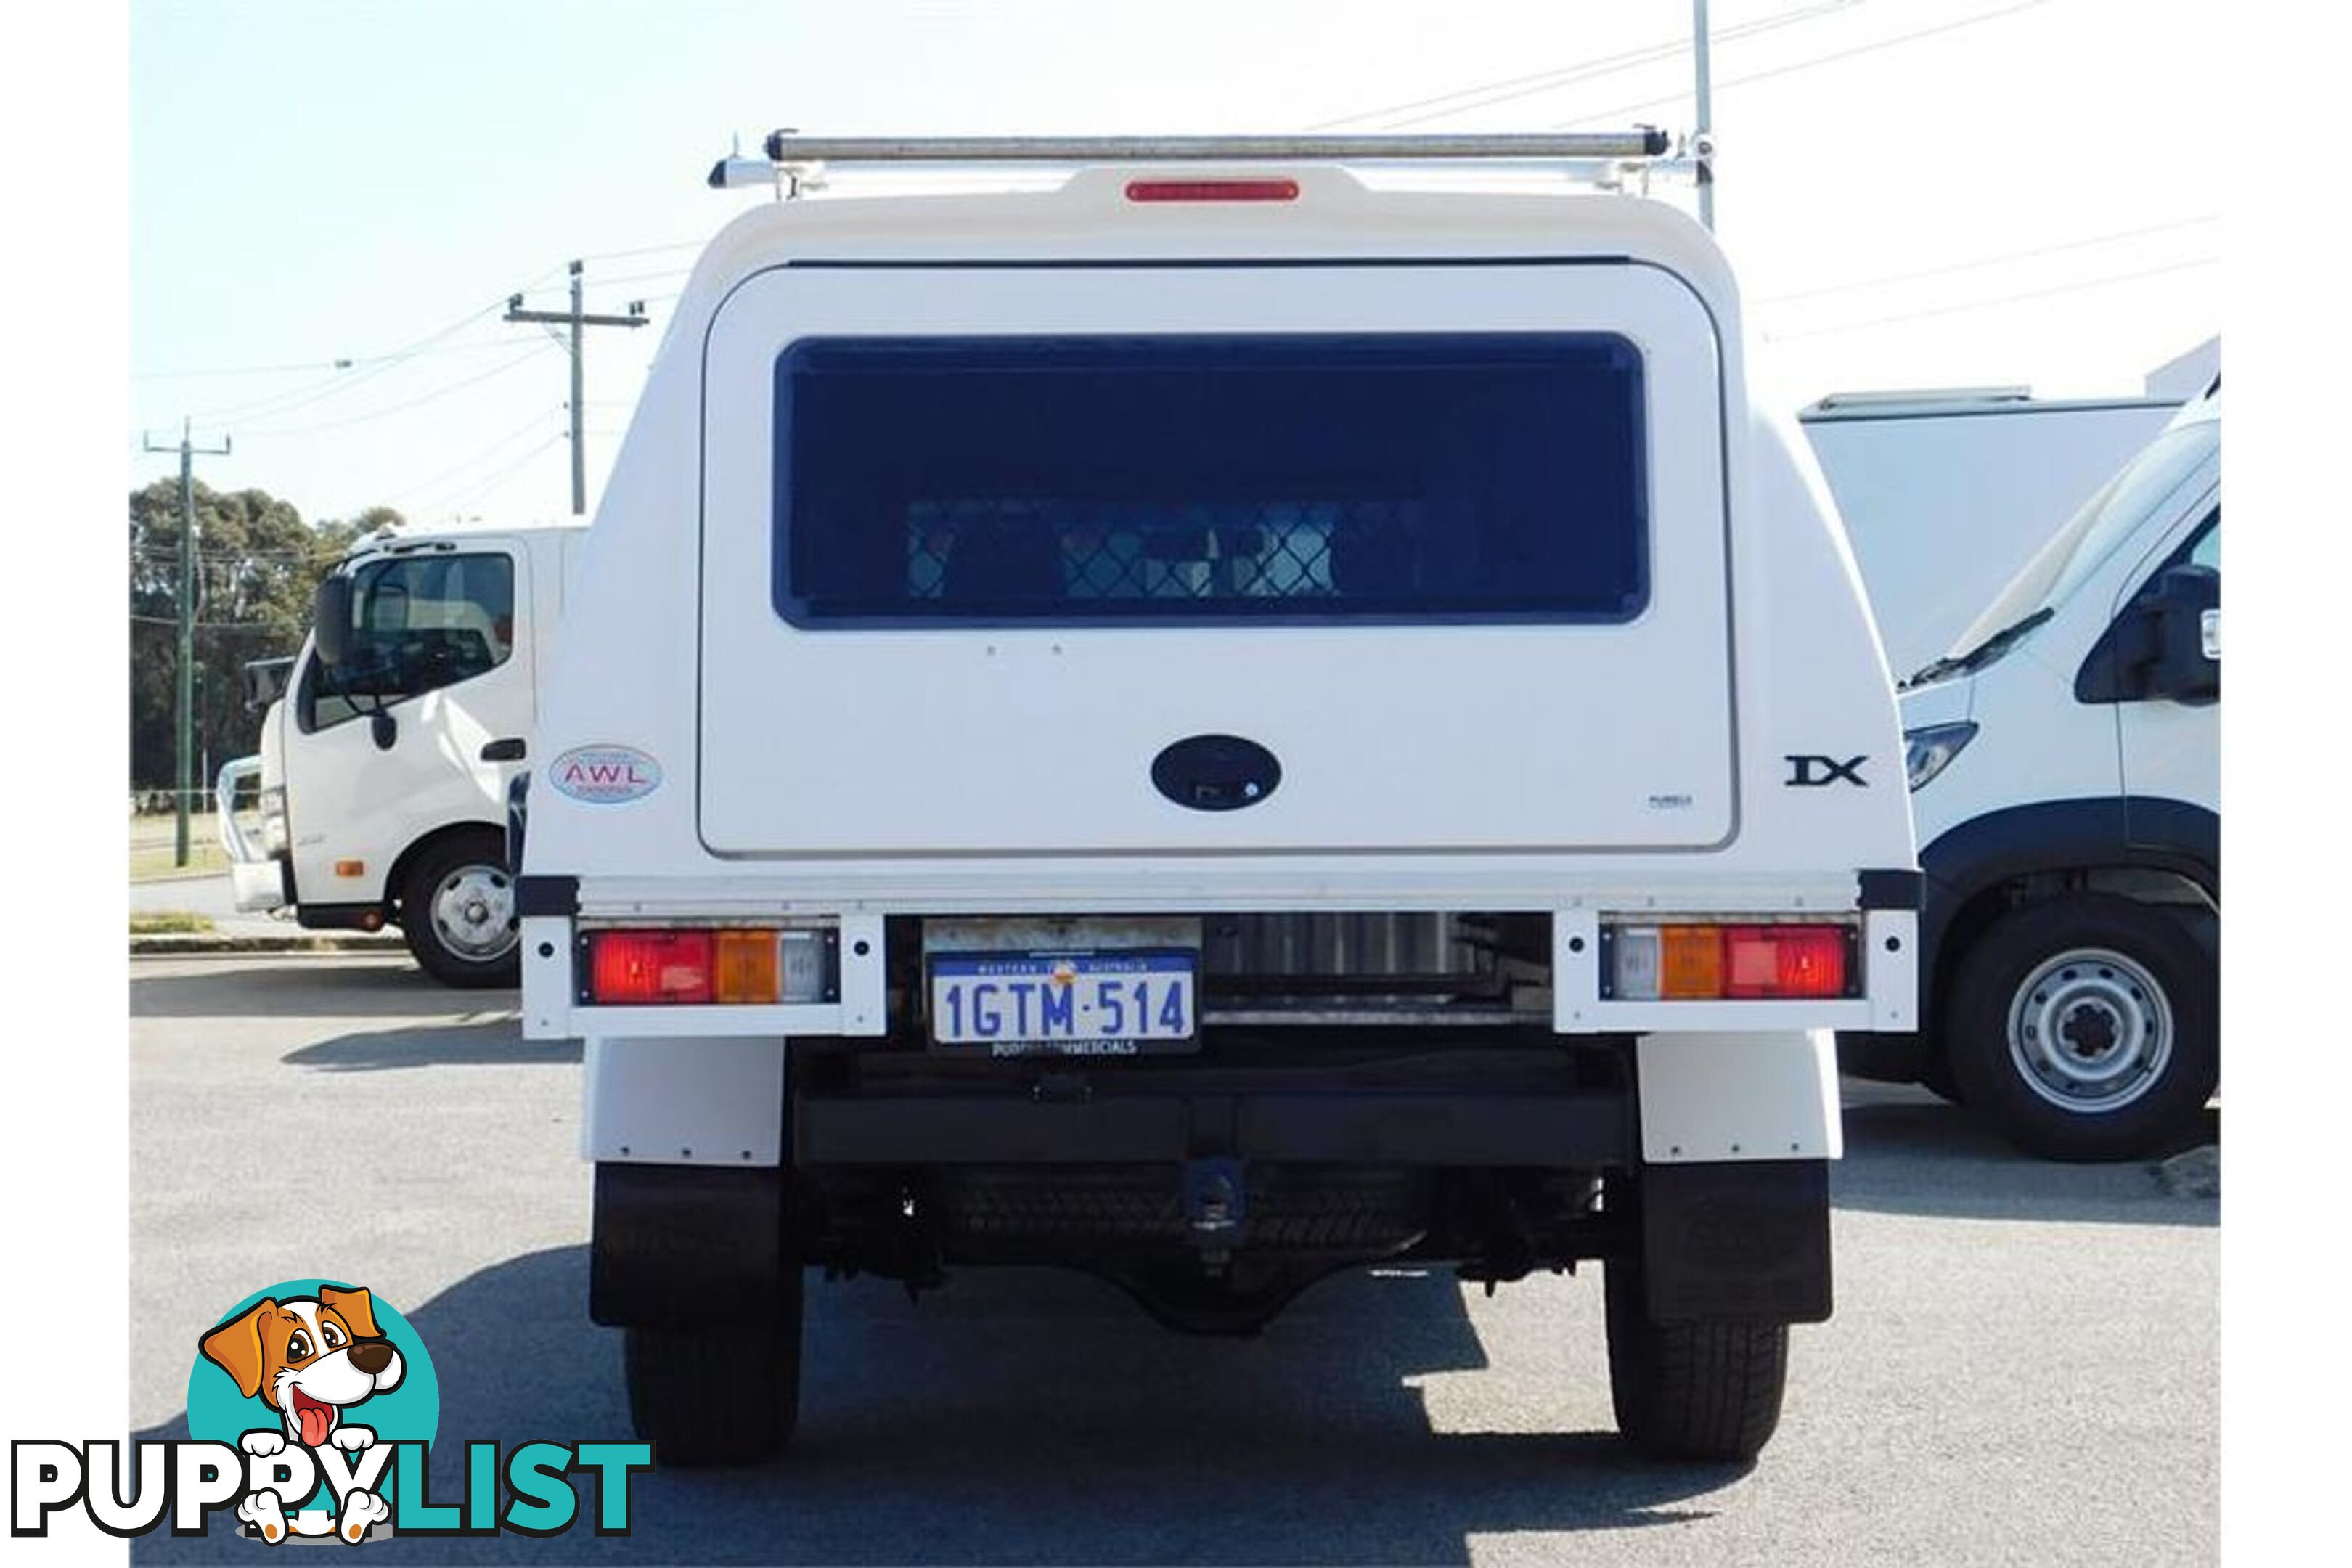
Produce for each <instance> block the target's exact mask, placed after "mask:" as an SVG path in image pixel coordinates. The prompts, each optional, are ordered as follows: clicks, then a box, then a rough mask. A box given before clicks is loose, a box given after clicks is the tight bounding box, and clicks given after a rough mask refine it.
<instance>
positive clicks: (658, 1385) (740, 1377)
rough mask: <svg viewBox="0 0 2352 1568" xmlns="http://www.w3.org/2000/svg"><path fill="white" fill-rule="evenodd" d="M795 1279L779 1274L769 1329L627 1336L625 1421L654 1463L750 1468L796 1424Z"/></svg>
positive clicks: (651, 1331) (647, 1331)
mask: <svg viewBox="0 0 2352 1568" xmlns="http://www.w3.org/2000/svg"><path fill="white" fill-rule="evenodd" d="M801 1286H802V1281H801V1275H800V1270H798V1269H796V1268H793V1269H787V1270H786V1271H785V1280H784V1287H783V1289H784V1298H785V1299H784V1310H783V1311H782V1314H781V1315H780V1316H779V1317H778V1318H777V1320H776V1321H774V1322H772V1323H762V1324H756V1325H728V1326H725V1327H719V1328H692V1329H677V1328H633V1329H630V1330H628V1331H626V1332H625V1340H626V1354H625V1359H626V1362H627V1373H628V1384H629V1422H630V1425H631V1426H635V1428H636V1433H637V1436H640V1437H642V1438H644V1439H645V1440H646V1442H648V1443H651V1444H652V1445H653V1448H654V1462H655V1463H656V1464H657V1465H675V1466H678V1467H680V1468H691V1467H697V1466H705V1465H750V1464H756V1463H758V1462H759V1461H760V1460H761V1459H764V1458H768V1457H769V1456H771V1455H772V1454H775V1453H777V1452H779V1451H780V1450H782V1448H783V1447H784V1446H785V1444H787V1443H788V1442H790V1441H791V1440H792V1436H793V1427H794V1426H797V1425H798V1424H799V1420H800V1401H801Z"/></svg>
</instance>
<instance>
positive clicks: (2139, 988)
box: [2008, 947, 2175, 1116]
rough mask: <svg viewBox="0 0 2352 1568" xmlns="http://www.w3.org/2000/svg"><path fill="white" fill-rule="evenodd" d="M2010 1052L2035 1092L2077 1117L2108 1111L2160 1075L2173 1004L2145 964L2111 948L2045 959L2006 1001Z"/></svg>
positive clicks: (2167, 1053)
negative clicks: (2007, 1001)
mask: <svg viewBox="0 0 2352 1568" xmlns="http://www.w3.org/2000/svg"><path fill="white" fill-rule="evenodd" d="M2008 1034H2009V1056H2010V1061H2011V1065H2012V1066H2014V1067H2015V1068H2016V1069H2017V1075H2018V1077H2019V1079H2021V1080H2022V1081H2023V1083H2024V1084H2025V1086H2026V1087H2027V1088H2028V1089H2032V1091H2033V1092H2034V1094H2036V1095H2037V1096H2039V1097H2040V1098H2041V1099H2042V1100H2046V1101H2047V1102H2049V1103H2050V1104H2052V1105H2054V1106H2056V1107H2058V1108H2059V1109H2060V1110H2065V1111H2069V1112H2072V1113H2074V1114H2075V1115H2090V1116H2096V1115H2105V1114H2108V1113H2111V1112H2113V1111H2116V1110H2122V1109H2123V1108H2124V1107H2126V1106H2127V1105H2130V1104H2132V1103H2133V1102H2134V1101H2136V1100H2139V1099H2141V1098H2142V1097H2144V1096H2145V1095H2147V1093H2148V1092H2149V1091H2150V1090H2151V1089H2154V1088H2155V1087H2156V1086H2157V1084H2158V1083H2159V1082H2160V1081H2162V1079H2163V1078H2164V1073H2165V1069H2166V1068H2167V1067H2168V1066H2169V1065H2170V1063H2171V1060H2172V1050H2173V1039H2174V1034H2175V1029H2174V1024H2173V1016H2172V1004H2171V1001H2170V999H2169V998H2168V996H2167V995H2166V994H2165V991H2164V987H2163V985H2162V984H2158V981H2157V979H2156V977H2155V976H2154V975H2153V974H2151V973H2149V972H2148V970H2147V967H2146V966H2144V965H2142V964H2141V963H2137V961H2135V960H2133V959H2131V958H2128V957H2126V956H2125V955H2124V954H2122V953H2120V952H2116V951H2115V950H2114V949H2112V948H2104V947H2078V948H2069V949H2068V950H2067V951H2065V952H2061V953H2058V954H2056V955H2054V956H2053V957H2051V958H2048V959H2045V960H2043V961H2042V963H2040V964H2038V965H2037V966H2035V968H2034V969H2033V970H2032V973H2029V974H2027V975H2026V977H2025V978H2024V980H2023V981H2021V983H2020V984H2019V985H2018V987H2017V990H2016V992H2015V993H2014V994H2012V995H2011V1000H2010V1005H2009V1029H2008Z"/></svg>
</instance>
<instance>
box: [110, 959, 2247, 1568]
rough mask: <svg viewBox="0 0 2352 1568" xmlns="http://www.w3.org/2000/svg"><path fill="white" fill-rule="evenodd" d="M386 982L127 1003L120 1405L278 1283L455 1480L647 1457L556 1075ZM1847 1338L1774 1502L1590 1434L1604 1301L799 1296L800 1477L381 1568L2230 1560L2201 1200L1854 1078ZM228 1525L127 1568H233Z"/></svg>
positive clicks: (1805, 1363)
mask: <svg viewBox="0 0 2352 1568" xmlns="http://www.w3.org/2000/svg"><path fill="white" fill-rule="evenodd" d="M511 1004H512V997H511V995H510V994H499V993H485V994H464V993H457V992H450V991H445V990H443V989H441V988H440V987H438V986H436V985H435V984H433V983H431V982H430V981H428V980H426V979H425V978H424V977H423V976H421V975H420V974H418V973H416V972H415V970H414V969H413V968H412V967H410V966H409V965H408V963H406V962H405V961H404V960H402V959H394V958H379V957H374V956H367V957H318V956H268V957H261V958H232V957H184V958H183V957H173V958H140V959H134V960H133V961H132V963H131V1194H132V1212H131V1290H132V1301H131V1309H132V1310H131V1324H132V1342H131V1362H132V1364H131V1390H132V1393H131V1426H132V1428H133V1430H134V1432H135V1433H136V1434H137V1435H139V1436H184V1434H185V1430H186V1428H185V1419H184V1404H185V1398H186V1390H187V1386H188V1375H189V1371H190V1367H191V1363H192V1361H193V1359H194V1341H195V1338H196V1336H197V1335H198V1334H199V1333H200V1332H201V1331H203V1330H204V1329H205V1328H208V1327H209V1326H210V1325H211V1324H212V1323H213V1322H214V1321H215V1320H216V1319H217V1318H218V1317H219V1316H220V1315H221V1314H222V1313H224V1312H225V1311H226V1310H227V1309H228V1308H230V1307H232V1306H234V1305H235V1304H236V1302H238V1301H239V1300H242V1299H243V1298H244V1297H245V1296H247V1294H249V1293H250V1292H252V1291H253V1290H255V1289H259V1288H260V1287H262V1286H265V1285H268V1284H269V1283H270V1282H272V1281H275V1280H279V1279H297V1278H308V1277H313V1276H325V1277H328V1278H335V1279H345V1280H350V1281H352V1282H355V1283H361V1284H364V1285H367V1286H368V1287H370V1288H371V1289H373V1290H374V1291H375V1293H376V1294H377V1295H378V1296H379V1297H380V1298H382V1299H383V1300H386V1301H389V1302H391V1303H393V1304H394V1306H396V1307H397V1308H398V1309H399V1310H402V1311H403V1312H404V1313H405V1314H406V1316H407V1317H408V1320H409V1321H410V1323H411V1324H412V1325H413V1326H414V1327H415V1329H416V1330H417V1331H418V1332H419V1333H420V1334H421V1335H422V1336H423V1337H424V1340H425V1343H426V1345H427V1346H428V1347H429V1348H430V1350H431V1352H432V1354H433V1358H434V1361H435V1363H436V1368H437V1371H438V1373H439V1378H440V1384H441V1397H442V1415H441V1423H440V1433H441V1435H442V1437H443V1438H444V1439H445V1441H444V1442H443V1443H442V1444H440V1445H438V1446H437V1449H438V1450H440V1451H436V1463H435V1465H434V1488H433V1489H434V1490H435V1491H436V1492H437V1493H439V1494H440V1495H442V1496H448V1495H452V1494H454V1493H459V1492H461V1491H462V1480H461V1478H460V1476H459V1474H458V1470H457V1455H456V1453H455V1452H454V1450H455V1449H456V1445H455V1444H454V1443H449V1442H447V1441H446V1439H448V1438H452V1437H457V1438H495V1439H498V1440H499V1441H500V1442H501V1443H503V1444H509V1445H511V1444H515V1443H520V1442H522V1441H525V1440H527V1439H533V1438H546V1437H550V1436H553V1437H556V1438H559V1439H562V1440H567V1441H570V1440H584V1439H593V1438H622V1437H625V1436H627V1435H628V1424H627V1408H626V1402H625V1394H624V1393H623V1390H622V1384H621V1369H620V1336H619V1335H618V1333H616V1332H614V1331H608V1330H604V1329H599V1328H596V1327H595V1326H593V1324H591V1323H590V1322H589V1321H587V1317H586V1311H585V1302H586V1271H587V1270H586V1248H585V1242H586V1237H587V1226H588V1203H589V1172H588V1168H587V1166H585V1165H584V1164H583V1163H581V1162H580V1160H579V1159H578V1157H577V1154H576V1152H575V1138H576V1134H577V1131H578V1126H577V1121H578V1102H579V1092H580V1082H579V1079H580V1072H581V1068H580V1053H579V1049H578V1047H577V1045H576V1044H574V1043H570V1042H564V1043H542V1042H532V1041H525V1040H523V1039H522V1038H521V1037H520V1031H519V1029H518V1027H517V1025H516V1023H515V1019H514V1015H513V1013H512V1012H511V1010H510V1008H511ZM1846 1136H1847V1145H1848V1154H1847V1158H1846V1159H1845V1161H1844V1162H1843V1163H1841V1164H1840V1165H1839V1166H1837V1167H1836V1172H1835V1176H1834V1180H1833V1192H1834V1194H1835V1200H1836V1215H1835V1220H1834V1225H1835V1244H1836V1269H1837V1297H1838V1310H1837V1316H1836V1317H1835V1318H1834V1319H1833V1320H1832V1321H1831V1322H1829V1323H1827V1324H1825V1325H1822V1326H1819V1327H1813V1328H1801V1329H1799V1330H1797V1331H1795V1341H1794V1346H1793V1350H1792V1352H1791V1358H1790V1359H1791V1369H1790V1392H1789V1398H1788V1405H1787V1410H1786V1414H1785V1415H1784V1417H1783V1420H1782V1423H1781V1426H1780V1434H1779V1436H1777V1437H1776V1438H1775V1439H1774V1440H1773V1442H1772V1444H1771V1446H1770V1447H1768V1448H1767V1449H1766V1450H1765V1453H1764V1455H1763V1457H1762V1458H1761V1459H1760V1461H1759V1462H1758V1463H1757V1464H1755V1465H1753V1466H1724V1465H1705V1466H1694V1465H1662V1464H1654V1463H1649V1462H1644V1461H1642V1460H1639V1459H1637V1458H1633V1456H1632V1455H1631V1454H1630V1453H1628V1452H1627V1451H1625V1450H1624V1449H1623V1448H1622V1447H1621V1446H1620V1444H1619V1443H1618V1441H1617V1440H1616V1438H1615V1437H1614V1436H1613V1434H1612V1419H1611V1415H1610V1407H1609V1394H1608V1384H1607V1377H1606V1370H1605V1362H1604V1359H1603V1344H1602V1337H1601V1305H1600V1289H1599V1286H1600V1281H1599V1279H1598V1275H1597V1272H1596V1271H1588V1272H1586V1273H1584V1274H1582V1275H1580V1276H1578V1277H1575V1278H1543V1279H1534V1280H1529V1281H1527V1282H1524V1283H1520V1284H1517V1285H1508V1286H1505V1287H1503V1288H1502V1289H1500V1290H1499V1291H1498V1292H1497V1293H1496V1295H1495V1296H1494V1297H1492V1298H1491V1299H1488V1298H1486V1297H1485V1296H1483V1295H1482V1294H1481V1293H1480V1292H1479V1290H1478V1289H1476V1288H1475V1287H1465V1286H1462V1285H1459V1284H1457V1283H1456V1282H1455V1281H1454V1279H1452V1278H1451V1277H1450V1276H1446V1275H1443V1274H1431V1273H1402V1274H1385V1275H1353V1276H1347V1277H1342V1278H1340V1279H1334V1280H1332V1281H1329V1282H1328V1283H1326V1284H1324V1285H1321V1286H1318V1287H1317V1288H1315V1289H1312V1290H1310V1291H1309V1292H1307V1295H1306V1296H1304V1297H1303V1298H1301V1299H1300V1300H1299V1301H1298V1302H1297V1304H1296V1305H1295V1306H1294V1307H1293V1308H1292V1309H1291V1310H1290V1311H1289V1312H1288V1313H1287V1314H1286V1316H1284V1317H1283V1318H1281V1319H1279V1320H1278V1321H1276V1323H1275V1324H1274V1325H1273V1326H1272V1327H1270V1328H1269V1329H1268V1330H1267V1331H1266V1332H1265V1334H1264V1335H1263V1336H1261V1337H1259V1338H1257V1339H1255V1340H1242V1341H1210V1340H1193V1339H1185V1338H1181V1337H1178V1336H1173V1335H1170V1334H1168V1333H1166V1332H1164V1331H1161V1330H1160V1329H1158V1328H1157V1327H1156V1326H1155V1325H1153V1324H1152V1323H1151V1322H1150V1321H1149V1320H1148V1319H1146V1318H1145V1317H1144V1316H1143V1314H1142V1313H1141V1312H1140V1311H1139V1310H1136V1309H1135V1308H1134V1307H1132V1306H1131V1305H1130V1304H1129V1302H1128V1300H1126V1298H1124V1297H1123V1296H1121V1295H1119V1294H1118V1292H1116V1291H1114V1290H1113V1289H1110V1288H1108V1287H1107V1286H1104V1285H1101V1284H1098V1283H1097V1282H1095V1281H1092V1280H1090V1279H1086V1278H1084V1277H1081V1276H1077V1275H1071V1274H1064V1273H1057V1272H1051V1271H1042V1270H1038V1271H1031V1270H1021V1271H1004V1272H985V1271H982V1272H972V1273H968V1274H964V1275H962V1276H960V1277H959V1278H958V1279H956V1280H955V1281H954V1282H953V1283H952V1284H951V1285H950V1288H949V1289H947V1290H945V1291H942V1292H939V1293H936V1294H933V1295H929V1296H927V1297H925V1298H924V1299H923V1300H921V1301H920V1302H919V1303H911V1302H909V1300H908V1298H907V1297H906V1295H905V1294H904V1292H903V1291H901V1290H900V1289H898V1287H897V1286H895V1285H892V1284H889V1283H887V1282H883V1281H875V1280H856V1281H851V1282H848V1283H844V1284H834V1285H824V1284H819V1283H814V1282H813V1283H812V1287H811V1295H810V1316H809V1323H808V1330H807V1340H806V1346H807V1349H806V1373H805V1383H804V1387H803V1399H802V1406H801V1426H800V1432H799V1435H798V1436H797V1438H796V1439H795V1444H794V1447H793V1453H792V1454H791V1456H790V1457H789V1458H786V1459H784V1460H782V1461H781V1462H779V1463H777V1464H774V1465H771V1466H766V1467H762V1468H756V1469H747V1470H737V1471H728V1472H706V1473H700V1474H688V1473H656V1474H652V1475H646V1476H640V1477H638V1478H637V1479H636V1480H635V1486H634V1489H633V1498H634V1512H635V1521H634V1530H633V1532H632V1533H631V1534H629V1535H627V1536H625V1537H624V1536H613V1537H597V1536H594V1535H592V1534H590V1533H588V1531H587V1530H586V1528H585V1526H584V1524H583V1526H582V1527H581V1528H580V1529H578V1530H575V1531H572V1533H569V1534H565V1535H561V1536H557V1537H554V1538H551V1539H548V1540H544V1541H540V1540H532V1539H529V1538H526V1537H520V1536H514V1535H504V1536H500V1537H498V1538H495V1539H488V1540H475V1541H461V1540H430V1541H428V1540H419V1539H406V1540H404V1539H401V1538H398V1537H393V1538H390V1539H383V1540H372V1541H370V1542H367V1543H366V1545H365V1547H364V1550H365V1551H366V1552H367V1553H368V1557H369V1561H371V1562H376V1561H383V1562H394V1561H399V1562H417V1563H422V1562H442V1561H475V1560H484V1561H487V1560H516V1559H523V1560H531V1561H538V1562H578V1561H637V1562H656V1561H700V1562H754V1561H757V1562H778V1563H815V1562H824V1563H963V1562H972V1563H1160V1562H1167V1563H1479V1564H1488V1563H1495V1564H1502V1563H1559V1562H1568V1561H1573V1562H1576V1563H1580V1564H1615V1563H1643V1564H1697V1563H1906V1564H1927V1563H2032V1564H2045V1563H2070V1564H2074V1563H2128V1564H2133V1565H2135V1568H2146V1565H2151V1564H2164V1563H2209V1562H2211V1561H2213V1560H2214V1559H2215V1557H2216V1556H2217V1554H2218V1551H2219V1541H2218V1520H2217V1514H2218V1492H2219V1475H2218V1468H2219V1455H2218V1450H2219V1444H2218V1438H2217V1428H2218V1424H2219V1423H2218V1409H2217V1405H2218V1365H2217V1363H2218V1340H2219V1335H2218V1325H2217V1321H2216V1319H2217V1313H2216V1289H2217V1266H2218V1251H2219V1248H2218V1245H2217V1244H2218V1241H2219V1230H2218V1224H2217V1222H2218V1218H2219V1215H2218V1207H2219V1205H2218V1204H2217V1203H2216V1202H2215V1201H2214V1200H2213V1199H2211V1198H2206V1197H2191V1196H2179V1195H2175V1194H2173V1193H2171V1192H2170V1191H2168V1189H2167V1186H2166V1185H2165V1184H2162V1183H2160V1182H2159V1181H2158V1179H2157V1177H2156V1174H2155V1173H2154V1172H2153V1171H2152V1170H2151V1168H2150V1167H2148V1166H2145V1165H2107V1166H2066V1165H2052V1164H2043V1163H2036V1162H2033V1161H2031V1160H2028V1159H2026V1158H2024V1157H2023V1156H2021V1155H2018V1154H2015V1153H2013V1152H2010V1151H2009V1150H2008V1149H2006V1148H2005V1147H2004V1146H2002V1145H2001V1144H2000V1143H1999V1142H1996V1141H1994V1140H1993V1139H1991V1138H1990V1136H1989V1135H1987V1134H1985V1133H1983V1132H1981V1131H1979V1130H1978V1129H1976V1128H1975V1127H1974V1126H1973V1125H1972V1124H1971V1123H1970V1122H1969V1120H1968V1118H1967V1117H1966V1116H1965V1115H1964V1114H1963V1113H1961V1112H1959V1111H1957V1110H1953V1109H1951V1108H1949V1107H1948V1106H1945V1105H1944V1104H1942V1103H1941V1102H1940V1101H1937V1100H1935V1099H1933V1097H1931V1096H1929V1095H1927V1094H1926V1093H1925V1092H1924V1091H1918V1090H1909V1089H1886V1088H1882V1087H1879V1086H1872V1085H1863V1084H1858V1083H1849V1084H1848V1086H1847V1112H1846ZM259 1550H262V1548H260V1547H259V1546H258V1545H257V1543H254V1542H247V1541H242V1540H235V1539H232V1537H231V1525H230V1524H229V1523H228V1522H227V1521H226V1516H225V1515H215V1516H213V1521H212V1531H211V1533H210V1534H209V1535H208V1536H205V1537H200V1538H187V1539H173V1538H172V1537H169V1536H151V1537H145V1538H142V1539H141V1540H140V1541H138V1542H135V1543H134V1545H133V1554H134V1556H136V1557H138V1558H140V1559H142V1560H152V1561H156V1562H169V1561H180V1560H213V1559H226V1560H230V1561H236V1562H245V1563H250V1562H253V1561H256V1559H255V1558H253V1557H252V1555H251V1553H253V1552H257V1551H259Z"/></svg>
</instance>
